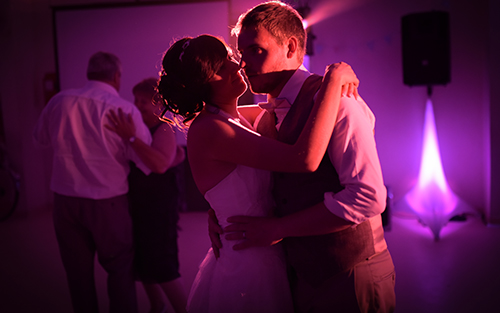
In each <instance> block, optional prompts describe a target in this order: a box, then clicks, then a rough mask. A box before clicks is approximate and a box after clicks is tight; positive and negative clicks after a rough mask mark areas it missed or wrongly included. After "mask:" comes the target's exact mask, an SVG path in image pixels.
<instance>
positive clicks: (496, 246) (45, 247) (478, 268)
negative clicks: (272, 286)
mask: <svg viewBox="0 0 500 313" xmlns="http://www.w3.org/2000/svg"><path fill="white" fill-rule="evenodd" d="M390 226H391V229H390V230H389V231H387V232H386V239H387V242H388V245H389V249H390V251H391V253H392V256H393V259H394V263H395V266H396V271H397V279H396V295H397V309H396V312H397V313H421V312H425V313H442V312H453V313H461V312H463V313H469V312H481V313H486V312H499V311H500V309H499V308H500V306H499V304H498V298H499V296H500V228H496V227H488V226H485V225H484V224H483V223H482V221H481V219H480V218H479V217H478V216H468V217H467V219H466V221H456V222H455V221H454V222H449V223H448V224H447V225H446V226H445V227H444V228H443V229H442V231H441V239H440V240H439V241H437V242H436V241H434V239H433V235H432V234H431V232H430V230H429V229H428V228H425V227H423V226H422V225H421V224H419V223H418V221H416V220H415V219H404V218H398V217H393V218H392V219H391V223H390ZM180 227H181V229H182V230H181V231H180V233H179V236H180V237H179V243H180V251H179V253H180V261H181V274H182V277H183V279H184V283H185V285H186V288H187V289H189V286H190V285H191V283H192V281H193V279H194V276H195V274H196V271H197V265H198V263H199V262H200V261H201V259H202V258H203V256H204V254H205V252H206V250H207V248H208V247H209V240H208V236H207V225H206V213H203V212H188V213H181V220H180ZM0 262H1V263H0V264H1V266H0V312H1V313H31V312H37V313H69V312H71V306H70V300H69V294H68V291H67V289H66V281H65V274H64V270H63V268H62V265H61V262H60V260H59V255H58V249H57V245H56V242H55V236H54V231H53V228H52V222H51V219H50V213H49V212H45V213H41V214H37V215H36V216H31V217H29V218H26V217H17V216H16V214H14V215H13V216H12V217H11V218H9V219H8V220H6V221H3V222H1V223H0ZM96 280H97V284H98V292H99V295H100V299H99V300H100V306H101V312H107V305H108V304H107V299H106V287H105V275H104V272H103V270H102V269H101V268H99V267H98V268H97V271H96ZM138 297H139V308H140V312H141V313H146V312H148V304H147V299H146V296H145V294H144V292H143V290H142V289H141V287H140V286H139V285H138Z"/></svg>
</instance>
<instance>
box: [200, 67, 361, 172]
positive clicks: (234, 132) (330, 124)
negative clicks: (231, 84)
mask: <svg viewBox="0 0 500 313" xmlns="http://www.w3.org/2000/svg"><path fill="white" fill-rule="evenodd" d="M349 84H351V88H352V87H353V86H354V87H355V86H357V85H358V79H357V78H356V75H355V74H354V72H353V71H352V69H351V67H350V66H349V65H347V64H346V63H337V64H333V65H330V66H329V67H328V69H327V72H326V74H325V76H324V78H323V84H322V87H321V88H320V90H319V92H318V95H317V97H316V101H315V104H314V106H313V109H312V111H311V114H310V116H309V118H308V120H307V122H306V125H305V127H304V129H303V131H302V133H301V134H300V136H299V138H298V140H297V142H296V143H295V144H294V145H288V144H285V143H282V142H278V141H276V140H273V139H269V138H265V137H262V136H260V135H259V134H257V133H255V132H250V131H248V130H246V129H243V128H241V127H238V126H237V125H232V124H231V123H226V122H225V121H223V120H222V119H210V120H209V121H205V122H206V123H205V122H203V123H198V124H197V125H196V128H197V130H195V129H194V127H195V124H196V123H193V125H192V127H191V131H192V132H193V134H194V133H195V132H196V136H192V137H191V140H195V141H196V143H197V144H199V145H202V146H203V148H202V149H206V150H205V151H207V152H208V154H209V155H210V157H211V158H213V159H216V160H221V161H226V162H230V163H236V164H242V165H246V166H250V167H255V168H262V169H267V170H272V171H282V172H310V171H314V170H315V169H316V168H317V167H318V166H319V163H320V162H321V160H322V158H323V156H324V154H325V152H326V148H327V146H328V142H329V141H330V137H331V134H332V131H333V128H334V126H335V121H336V117H337V112H338V107H339V104H340V97H341V93H342V92H343V91H342V86H343V85H349ZM192 143H193V141H192Z"/></svg>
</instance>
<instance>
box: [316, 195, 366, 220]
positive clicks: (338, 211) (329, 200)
mask: <svg viewBox="0 0 500 313" xmlns="http://www.w3.org/2000/svg"><path fill="white" fill-rule="evenodd" d="M324 204H325V206H326V208H327V209H328V211H330V212H331V213H332V214H335V215H336V216H338V217H340V218H342V219H344V220H346V221H349V222H351V223H354V224H355V225H353V226H356V225H358V224H361V223H363V222H364V221H365V220H366V217H364V216H361V217H360V216H357V215H359V214H355V213H354V212H352V211H349V210H347V209H346V208H345V206H344V205H342V204H341V203H340V202H339V201H338V200H337V199H335V193H333V192H332V191H329V192H325V194H324Z"/></svg>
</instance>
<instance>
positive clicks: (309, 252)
mask: <svg viewBox="0 0 500 313" xmlns="http://www.w3.org/2000/svg"><path fill="white" fill-rule="evenodd" d="M233 34H236V35H237V36H238V49H239V51H240V53H241V55H242V59H241V66H242V68H243V70H244V71H245V74H246V76H247V78H248V80H249V82H250V85H251V89H252V91H253V92H255V93H266V94H267V95H268V100H269V103H268V104H266V105H265V108H266V109H267V112H265V113H264V115H263V116H262V118H261V119H260V120H261V122H260V123H259V124H258V130H259V132H261V131H260V130H261V129H262V130H264V128H265V127H267V126H268V125H265V124H264V123H263V122H266V121H272V120H275V122H276V127H277V128H278V129H279V130H278V140H281V141H284V142H288V143H293V142H295V140H296V139H297V137H298V135H299V134H300V132H301V130H302V127H303V126H304V123H305V120H307V117H308V115H309V112H310V109H311V107H312V103H313V99H314V95H315V94H316V92H317V90H318V89H319V87H320V85H321V79H320V78H321V77H320V76H317V75H311V74H310V73H309V72H308V71H307V70H306V69H305V68H304V67H303V66H302V61H303V56H304V54H305V41H306V35H305V31H304V29H303V26H302V22H301V18H300V16H299V15H298V13H297V12H296V11H295V10H294V9H293V8H291V7H290V6H288V5H285V4H283V3H280V2H276V1H273V2H267V3H263V4H260V5H257V6H256V7H254V8H253V9H251V10H249V11H248V12H247V13H245V14H243V15H242V16H241V17H240V19H239V21H238V24H237V25H236V27H235V29H233ZM277 99H279V100H281V101H276V100H277ZM273 103H280V104H279V105H277V106H276V105H274V104H273ZM266 115H267V116H269V115H275V118H264V117H265V116H266ZM257 121H259V119H258V120H257ZM266 123H268V122H266ZM374 123H375V118H374V115H373V113H372V112H371V110H370V109H369V108H368V106H367V105H366V104H365V102H364V101H363V100H362V99H361V98H355V97H347V96H343V97H342V99H341V103H340V108H339V112H338V117H337V122H336V125H335V128H334V131H333V133H332V139H331V142H330V145H329V147H328V149H327V153H326V154H325V157H324V159H323V162H322V163H321V165H320V166H319V168H318V170H316V171H315V172H314V173H299V174H296V173H275V174H274V190H273V194H274V197H275V200H276V205H277V209H276V212H275V213H276V215H277V216H278V218H255V217H241V216H240V217H231V218H229V219H228V221H229V222H232V223H235V224H233V225H230V226H228V227H226V228H225V229H224V231H225V232H226V233H227V232H233V233H230V234H228V235H226V238H227V239H235V240H241V239H246V240H244V241H243V243H240V244H237V245H235V249H245V248H248V247H253V246H265V245H270V244H272V243H274V242H278V241H280V240H282V239H283V241H282V242H283V246H284V248H285V251H286V255H287V263H288V266H289V268H290V276H289V278H290V284H291V288H292V292H293V296H294V305H295V310H296V312H329V311H338V312H392V311H393V310H394V307H395V295H394V282H395V272H394V265H393V263H392V259H391V256H390V254H389V251H388V250H387V244H386V242H385V239H384V232H383V227H382V221H381V215H380V214H381V213H382V212H383V211H384V208H385V200H386V189H385V186H384V183H383V177H382V171H381V168H380V162H379V159H378V154H377V150H376V145H375V139H374V133H373V131H374V126H375V124H374ZM262 133H264V131H262ZM211 227H212V226H211ZM213 235H214V233H213V232H212V233H211V237H212V241H213V242H214V243H215V244H217V241H216V240H215V241H214V237H216V236H213Z"/></svg>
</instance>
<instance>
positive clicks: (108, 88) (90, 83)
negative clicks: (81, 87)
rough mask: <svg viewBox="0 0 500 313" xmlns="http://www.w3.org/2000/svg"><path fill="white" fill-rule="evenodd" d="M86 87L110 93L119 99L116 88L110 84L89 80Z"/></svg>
mask: <svg viewBox="0 0 500 313" xmlns="http://www.w3.org/2000/svg"><path fill="white" fill-rule="evenodd" d="M85 87H87V88H97V89H101V90H103V91H106V92H109V93H111V94H113V95H115V96H117V97H119V94H118V91H117V90H116V89H115V87H113V86H111V85H110V84H108V83H105V82H101V81H98V80H89V81H87V84H86V85H85Z"/></svg>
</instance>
